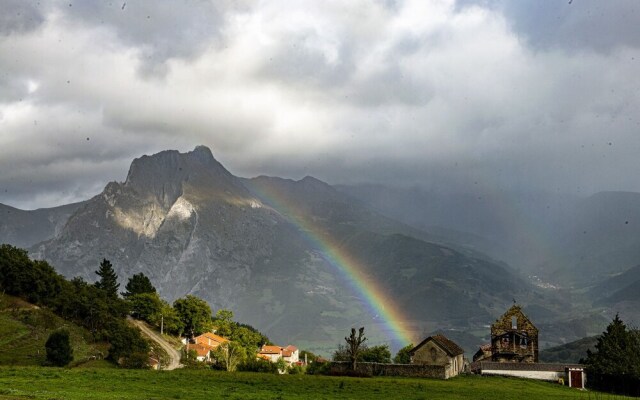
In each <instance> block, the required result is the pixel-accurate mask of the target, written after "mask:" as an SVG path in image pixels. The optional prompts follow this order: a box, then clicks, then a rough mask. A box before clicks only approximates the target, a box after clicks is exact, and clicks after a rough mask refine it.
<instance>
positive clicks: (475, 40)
mask: <svg viewBox="0 0 640 400" xmlns="http://www.w3.org/2000/svg"><path fill="white" fill-rule="evenodd" d="M11 4H12V7H11V11H12V13H10V14H11V15H14V16H16V15H18V14H17V12H18V11H20V10H22V9H23V8H24V7H26V6H24V4H27V5H29V6H31V7H32V8H31V9H30V10H31V11H28V10H27V11H24V13H28V12H32V13H36V14H34V16H33V17H32V18H28V19H27V21H35V22H34V23H32V24H31V25H29V24H28V23H27V22H24V21H22V20H20V19H19V18H18V17H15V18H14V17H10V18H5V15H4V14H3V17H2V18H3V19H1V20H2V21H5V22H4V25H3V26H4V28H1V29H2V31H0V32H4V33H3V35H0V170H2V171H3V173H2V174H0V202H2V203H9V204H12V205H17V206H21V207H26V208H29V207H37V206H51V205H55V204H60V203H63V202H68V201H76V200H82V199H85V198H87V197H89V196H92V195H94V194H95V193H96V192H98V191H100V190H101V188H103V187H104V185H105V184H106V183H107V182H108V181H110V180H122V179H124V177H125V176H126V172H127V169H128V166H129V163H130V161H131V160H132V159H133V158H135V157H138V156H140V155H141V154H151V153H154V152H157V151H160V150H164V149H178V150H180V151H187V150H190V149H192V148H193V147H194V146H196V145H198V144H204V145H207V146H210V147H211V148H212V150H213V153H214V155H215V156H216V158H218V159H219V160H220V161H221V162H222V163H223V164H224V165H225V166H227V167H228V168H229V169H230V170H231V171H232V172H233V173H235V174H238V175H243V176H253V175H258V174H270V175H281V176H284V177H291V178H301V177H303V176H305V175H314V176H317V177H319V178H321V179H324V180H326V181H329V182H335V183H356V182H362V181H370V182H380V183H403V184H407V185H413V184H418V185H423V186H430V187H431V186H446V187H458V188H459V187H463V188H464V187H465V186H467V185H476V184H478V185H484V186H487V187H500V188H513V187H516V188H522V187H530V188H532V189H536V188H541V189H544V190H556V189H562V190H565V191H570V192H572V193H576V192H579V193H584V192H589V191H598V190H604V189H626V190H640V184H639V183H638V182H637V179H636V178H635V175H634V174H632V173H630V172H629V171H636V170H638V168H640V163H638V161H637V159H638V157H637V154H638V153H639V152H640V136H639V135H637V132H638V129H640V120H639V118H638V115H640V78H639V76H638V74H637V71H638V65H639V62H640V50H639V48H638V43H637V40H638V37H640V35H638V34H637V33H636V29H637V27H638V26H639V25H640V24H635V23H632V22H634V21H632V19H633V18H635V17H634V15H636V14H634V12H635V11H634V6H633V3H632V2H627V1H620V2H615V3H610V2H607V3H606V4H610V5H612V6H611V10H609V9H601V8H602V7H601V6H600V5H598V3H596V2H593V1H591V0H574V1H573V2H572V4H571V5H569V4H567V2H563V1H558V2H550V1H542V2H526V4H525V2H506V1H504V2H503V1H497V0H496V1H493V0H491V1H484V2H483V1H479V0H478V1H473V2H470V1H467V2H458V3H456V2H455V1H453V0H413V1H411V0H407V1H377V0H354V1H353V2H342V1H328V2H315V1H309V2H288V1H280V2H279V1H272V2H261V3H255V2H249V1H247V2H243V1H238V2H235V1H218V2H205V1H191V2H188V3H183V2H151V1H148V2H140V1H127V2H126V4H125V2H124V1H122V2H111V3H109V2H85V1H82V2H80V1H78V2H70V3H68V2H65V3H62V2H44V3H41V4H42V5H41V6H39V7H35V8H34V7H33V5H34V4H36V5H37V4H38V3H33V2H24V3H23V2H17V3H13V2H12V3H11ZM596 9H597V10H598V12H596V11H595V10H596ZM13 11H16V12H13ZM590 13H591V14H590ZM594 13H595V14H594ZM20 14H21V15H22V14H23V11H20ZM596 14H597V15H598V17H597V21H596V23H594V26H593V27H591V30H590V31H588V30H589V29H588V26H589V24H590V22H589V21H592V20H591V19H589V18H591V17H590V15H596ZM622 14H624V15H622ZM36 15H40V18H38V17H37V16H36ZM147 17H148V18H147ZM614 19H618V20H617V22H618V23H617V24H614ZM535 21H539V24H537V23H536V22H535ZM554 21H555V22H554ZM614 25H619V26H614ZM141 72H142V73H141ZM148 72H152V73H151V74H149V73H148ZM87 139H89V140H87Z"/></svg>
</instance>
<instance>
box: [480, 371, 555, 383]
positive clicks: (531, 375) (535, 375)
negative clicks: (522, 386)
mask: <svg viewBox="0 0 640 400" xmlns="http://www.w3.org/2000/svg"><path fill="white" fill-rule="evenodd" d="M482 375H501V376H517V377H519V378H527V379H538V380H541V381H553V382H557V381H558V379H560V378H563V379H564V380H565V381H566V380H567V376H566V374H565V373H564V372H557V371H509V370H491V369H483V370H482Z"/></svg>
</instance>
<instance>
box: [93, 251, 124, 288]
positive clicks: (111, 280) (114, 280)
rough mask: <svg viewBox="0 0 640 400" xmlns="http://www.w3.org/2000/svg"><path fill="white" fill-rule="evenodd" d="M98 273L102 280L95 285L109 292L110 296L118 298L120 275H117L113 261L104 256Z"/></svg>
mask: <svg viewBox="0 0 640 400" xmlns="http://www.w3.org/2000/svg"><path fill="white" fill-rule="evenodd" d="M96 274H98V276H99V277H100V280H98V281H97V282H96V283H95V286H96V287H97V288H98V289H101V290H103V291H104V292H105V293H107V295H108V296H109V297H111V298H117V297H118V288H119V287H120V284H119V283H118V275H116V272H115V271H114V270H113V266H112V265H111V262H110V261H109V260H107V259H106V258H104V259H103V260H102V262H101V263H100V268H99V269H98V270H97V271H96Z"/></svg>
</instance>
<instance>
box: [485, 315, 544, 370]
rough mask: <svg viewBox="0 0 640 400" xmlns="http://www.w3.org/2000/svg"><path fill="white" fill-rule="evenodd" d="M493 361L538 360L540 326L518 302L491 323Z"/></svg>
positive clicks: (522, 361) (531, 361)
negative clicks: (530, 318) (531, 319)
mask: <svg viewBox="0 0 640 400" xmlns="http://www.w3.org/2000/svg"><path fill="white" fill-rule="evenodd" d="M474 358H475V357H474ZM474 361H476V360H474ZM491 361H493V362H518V363H537V362H538V328H536V327H535V326H534V325H533V323H532V322H531V321H530V320H529V318H528V317H527V316H526V315H524V313H523V312H522V308H521V307H520V306H519V305H517V304H514V305H513V306H512V307H511V308H510V309H509V310H507V312H506V313H504V314H503V315H502V316H501V317H500V318H498V320H496V322H495V323H494V324H493V325H491Z"/></svg>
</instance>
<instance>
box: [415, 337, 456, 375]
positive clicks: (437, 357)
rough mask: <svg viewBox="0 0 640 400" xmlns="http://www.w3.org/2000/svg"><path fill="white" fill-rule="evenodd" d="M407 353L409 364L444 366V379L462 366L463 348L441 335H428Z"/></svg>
mask: <svg viewBox="0 0 640 400" xmlns="http://www.w3.org/2000/svg"><path fill="white" fill-rule="evenodd" d="M409 355H410V356H411V364H414V365H432V366H442V367H444V376H443V378H444V379H448V378H452V377H454V376H457V375H458V374H460V372H462V370H463V368H464V350H463V349H462V348H461V347H460V346H458V345H457V344H456V343H454V342H453V341H452V340H450V339H448V338H446V337H445V336H443V335H434V336H429V337H428V338H426V339H425V340H423V341H422V342H420V344H418V345H417V346H416V347H414V348H413V349H411V350H410V351H409Z"/></svg>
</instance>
